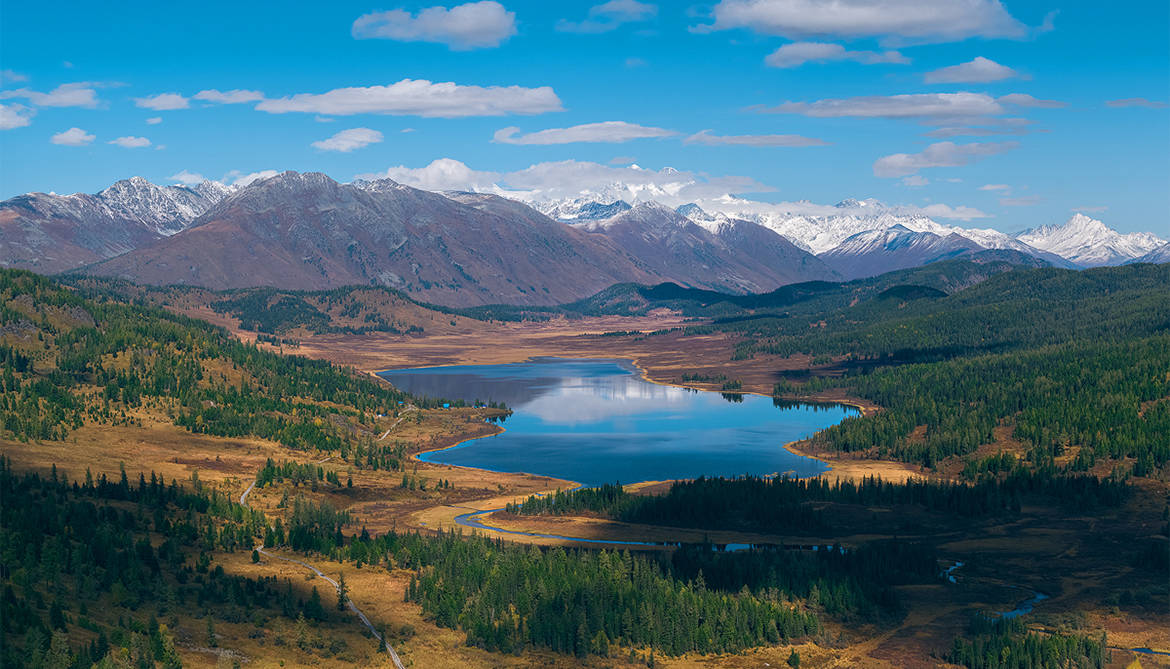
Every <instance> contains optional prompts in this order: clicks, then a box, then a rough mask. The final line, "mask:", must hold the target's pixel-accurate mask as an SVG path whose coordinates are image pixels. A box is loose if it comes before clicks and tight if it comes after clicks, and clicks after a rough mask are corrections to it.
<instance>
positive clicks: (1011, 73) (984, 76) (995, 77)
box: [922, 56, 1020, 84]
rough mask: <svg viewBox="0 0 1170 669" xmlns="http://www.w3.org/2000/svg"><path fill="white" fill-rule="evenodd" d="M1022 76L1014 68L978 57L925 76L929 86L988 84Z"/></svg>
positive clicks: (924, 78)
mask: <svg viewBox="0 0 1170 669" xmlns="http://www.w3.org/2000/svg"><path fill="white" fill-rule="evenodd" d="M1018 76H1020V73H1019V72H1016V71H1015V70H1013V69H1012V68H1010V67H1008V66H1006V65H1000V64H999V63H997V62H995V61H994V60H990V59H988V58H984V57H983V56H976V57H975V59H974V60H971V61H968V62H966V63H961V64H959V65H951V66H950V67H943V68H940V69H937V70H934V71H932V72H927V73H926V74H925V75H923V77H922V78H923V80H924V81H925V82H926V83H928V84H971V83H977V84H986V83H990V82H992V81H1002V80H1004V79H1011V78H1013V77H1018Z"/></svg>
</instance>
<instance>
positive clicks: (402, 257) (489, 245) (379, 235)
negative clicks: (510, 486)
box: [85, 172, 657, 306]
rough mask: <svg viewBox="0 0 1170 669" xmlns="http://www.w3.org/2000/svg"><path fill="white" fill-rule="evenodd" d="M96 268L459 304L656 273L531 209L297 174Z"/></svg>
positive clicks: (551, 300) (567, 295) (567, 294)
mask: <svg viewBox="0 0 1170 669" xmlns="http://www.w3.org/2000/svg"><path fill="white" fill-rule="evenodd" d="M477 197H479V196H477ZM483 197H484V198H490V196H483ZM495 199H496V200H500V198H495ZM500 202H506V201H503V200H500ZM513 205H515V207H520V208H522V209H523V210H526V212H525V215H523V216H520V215H516V209H515V207H513ZM85 271H86V273H89V274H93V275H108V276H117V277H121V278H126V279H131V280H134V281H139V282H145V283H153V284H169V283H179V284H191V285H201V286H206V287H209V288H215V289H223V288H241V287H249V286H275V287H280V288H286V289H297V290H320V289H327V288H334V287H338V286H345V285H354V284H378V285H385V286H390V287H393V288H397V289H399V290H402V291H404V292H406V293H408V294H409V295H410V296H411V297H413V298H415V299H420V300H425V301H429V302H436V303H442V304H449V305H460V306H465V305H477V304H488V303H499V302H507V303H512V304H555V303H560V302H567V301H572V300H574V299H578V298H580V297H583V296H586V295H591V294H593V293H595V292H597V291H598V290H600V289H602V288H604V287H606V286H609V285H611V284H613V283H616V282H620V281H645V282H652V281H654V280H655V279H656V278H657V276H656V275H654V274H652V273H650V272H647V271H646V270H644V269H643V268H642V267H641V265H640V263H639V262H638V261H637V260H636V259H634V258H633V257H631V256H630V255H629V254H627V253H626V252H624V251H622V250H621V249H619V248H618V247H617V246H616V245H614V244H613V243H612V242H609V241H608V240H605V239H599V238H597V237H595V236H593V235H589V234H588V233H586V232H583V231H579V230H575V229H573V228H570V227H568V226H565V225H563V224H561V223H558V222H556V221H553V220H551V219H549V218H547V217H545V216H542V215H540V214H539V213H537V212H535V211H533V210H531V209H528V208H527V207H523V205H518V204H515V203H509V204H507V205H504V204H500V203H495V206H486V205H484V204H482V203H479V204H477V203H476V202H475V201H472V202H471V203H470V204H465V203H463V202H460V201H458V200H457V199H450V198H447V197H444V196H442V195H439V194H436V193H430V192H427V191H421V190H417V189H414V188H409V187H406V186H402V185H400V184H397V183H394V182H392V181H389V180H383V181H375V182H359V183H356V184H339V183H337V182H335V181H333V180H332V179H330V178H329V177H327V176H325V175H323V174H317V173H305V174H298V173H295V172H285V173H284V174H280V175H278V176H275V177H272V178H270V179H266V180H263V181H259V182H256V183H254V184H252V185H250V186H248V187H246V188H244V189H241V190H240V191H239V192H237V193H235V194H233V195H232V196H230V197H228V198H227V199H225V200H224V201H223V202H221V203H219V204H218V205H217V206H215V207H213V208H212V209H210V210H208V211H207V212H206V213H205V214H204V215H202V216H200V217H199V218H198V219H196V221H195V222H194V223H193V224H192V226H191V227H190V228H188V229H187V230H185V231H183V232H181V233H179V234H176V235H174V236H172V237H169V238H166V239H161V240H158V241H156V242H153V243H151V244H148V245H146V246H144V247H141V248H138V249H136V250H134V251H131V252H129V253H127V254H125V255H122V256H119V257H117V258H113V259H111V260H108V261H106V262H103V263H100V264H98V265H94V266H92V267H89V268H86V270H85Z"/></svg>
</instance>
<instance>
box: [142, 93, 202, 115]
mask: <svg viewBox="0 0 1170 669" xmlns="http://www.w3.org/2000/svg"><path fill="white" fill-rule="evenodd" d="M134 104H135V105H136V106H138V107H142V108H143V109H153V110H155V111H166V110H171V109H186V108H188V107H190V106H191V105H190V101H189V100H188V99H187V98H185V97H183V96H182V95H179V94H178V93H159V94H158V95H150V96H147V97H144V98H134Z"/></svg>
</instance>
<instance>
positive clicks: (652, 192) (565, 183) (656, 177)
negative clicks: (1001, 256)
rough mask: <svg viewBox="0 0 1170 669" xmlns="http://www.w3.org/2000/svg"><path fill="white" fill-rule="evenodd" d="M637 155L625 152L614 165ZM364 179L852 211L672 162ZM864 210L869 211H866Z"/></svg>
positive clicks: (763, 211) (446, 167) (945, 211)
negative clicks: (777, 196)
mask: <svg viewBox="0 0 1170 669" xmlns="http://www.w3.org/2000/svg"><path fill="white" fill-rule="evenodd" d="M632 160H633V159H632V158H628V157H623V158H619V159H615V160H614V161H612V162H614V163H618V164H625V163H628V162H631V161H632ZM357 176H358V178H360V179H385V178H389V179H393V180H394V181H397V182H399V183H401V184H405V185H407V186H413V187H415V188H422V189H426V190H465V191H477V192H485V193H494V194H497V195H502V196H504V197H510V198H514V199H517V200H523V201H528V202H533V201H542V200H550V199H560V198H576V197H590V198H598V199H601V200H604V201H612V200H613V199H615V198H620V199H623V200H626V201H627V202H642V201H647V200H655V201H658V202H661V203H662V204H665V205H667V206H671V207H677V206H679V205H682V204H687V203H692V202H693V203H696V204H699V205H700V206H701V207H703V208H704V209H707V210H708V211H721V212H724V213H726V214H728V215H729V216H748V215H753V214H756V215H779V216H830V215H840V214H842V213H848V212H847V211H846V210H843V209H841V208H839V207H836V206H833V205H824V204H816V203H813V202H808V201H801V202H760V201H757V200H749V199H744V198H741V197H740V195H743V194H748V193H765V192H769V191H774V190H775V189H774V188H771V187H769V186H767V185H765V184H762V183H760V182H758V181H756V180H755V179H752V178H750V177H743V176H711V175H706V174H698V173H695V172H688V171H683V170H676V169H673V168H670V167H664V168H662V169H659V170H651V169H644V168H642V167H639V166H637V165H628V166H622V167H618V166H614V165H612V164H611V165H601V164H598V163H592V162H584V161H576V160H564V161H558V162H544V163H536V164H534V165H531V166H529V167H527V168H525V169H522V170H517V171H515V172H491V171H479V170H474V169H472V168H470V167H468V166H467V165H466V164H464V163H462V162H460V161H458V160H454V159H451V158H441V159H438V160H435V161H433V162H431V163H430V164H429V165H426V166H424V167H419V168H411V167H406V166H404V165H399V166H397V167H391V168H389V169H387V170H384V171H382V172H377V173H372V174H359V175H357ZM888 209H889V210H890V211H893V212H897V213H911V214H918V213H920V214H925V215H927V216H932V217H935V218H950V219H961V220H971V219H975V218H986V217H987V216H988V214H985V213H983V212H982V211H979V210H978V209H974V208H972V207H965V206H957V207H952V206H950V205H946V204H932V205H930V206H928V207H914V206H896V207H888ZM857 213H861V212H860V211H859V212H857Z"/></svg>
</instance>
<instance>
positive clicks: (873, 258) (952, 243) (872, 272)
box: [818, 225, 985, 279]
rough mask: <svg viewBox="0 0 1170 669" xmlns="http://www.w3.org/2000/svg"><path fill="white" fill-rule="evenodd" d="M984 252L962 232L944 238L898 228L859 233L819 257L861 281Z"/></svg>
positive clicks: (842, 272)
mask: <svg viewBox="0 0 1170 669" xmlns="http://www.w3.org/2000/svg"><path fill="white" fill-rule="evenodd" d="M982 250H985V249H984V247H983V246H980V245H979V244H977V243H976V242H974V241H972V240H970V239H967V238H966V237H963V236H962V235H959V234H958V233H954V232H952V233H950V234H947V235H946V236H943V235H937V234H935V233H933V232H916V231H914V230H911V229H909V228H907V227H905V226H903V225H894V226H891V227H888V228H886V229H884V230H882V229H876V230H866V231H865V232H859V233H857V234H855V235H853V236H851V237H848V238H847V239H845V241H843V242H841V243H840V244H838V245H837V246H835V247H833V248H832V249H830V250H828V251H826V252H824V253H822V254H820V255H819V256H818V257H819V258H820V259H821V260H824V261H825V262H826V263H827V264H828V265H829V266H830V267H832V268H833V269H834V270H836V271H837V272H838V273H839V274H841V275H842V276H844V277H845V278H846V279H860V278H864V277H870V276H876V275H878V274H882V273H883V272H889V271H891V270H895V269H905V268H907V267H918V266H919V265H926V264H928V263H932V262H937V261H939V260H947V259H950V258H954V257H956V256H960V255H963V254H966V253H972V252H976V251H982Z"/></svg>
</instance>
